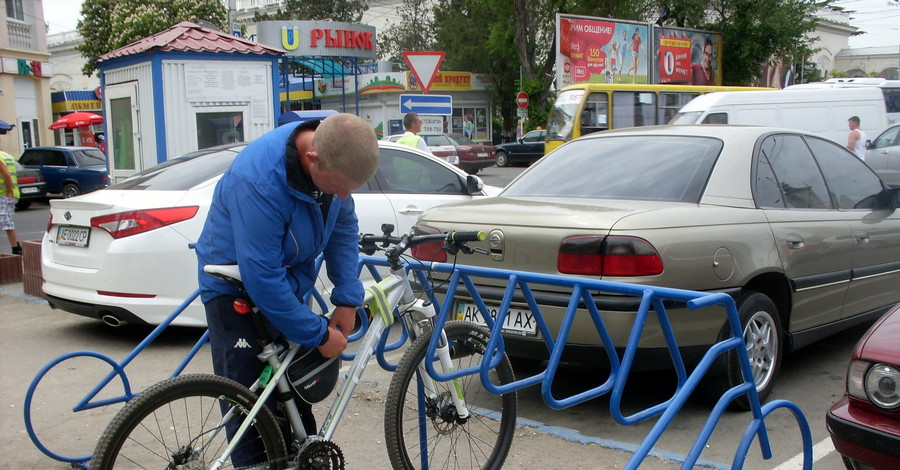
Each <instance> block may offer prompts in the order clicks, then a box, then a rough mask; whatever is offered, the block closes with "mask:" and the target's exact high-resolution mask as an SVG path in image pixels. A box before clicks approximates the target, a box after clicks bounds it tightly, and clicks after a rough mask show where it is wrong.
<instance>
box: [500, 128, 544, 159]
mask: <svg viewBox="0 0 900 470" xmlns="http://www.w3.org/2000/svg"><path fill="white" fill-rule="evenodd" d="M546 137H547V131H546V130H544V129H535V130H533V131H531V132H529V133H527V134H525V135H523V136H522V137H520V138H519V139H517V140H516V141H515V142H510V143H508V144H500V145H497V146H496V147H494V148H495V149H497V166H500V167H506V166H509V165H511V164H515V163H524V164H526V165H530V164H531V163H534V162H536V161H537V160H538V159H540V158H541V157H543V156H544V140H545V139H546Z"/></svg>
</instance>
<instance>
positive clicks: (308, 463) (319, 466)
mask: <svg viewBox="0 0 900 470" xmlns="http://www.w3.org/2000/svg"><path fill="white" fill-rule="evenodd" d="M297 468H298V469H299V470H344V453H343V452H341V448H340V447H338V446H337V444H335V443H334V442H331V441H313V442H310V443H309V444H307V445H306V446H304V448H303V450H301V451H300V454H298V455H297Z"/></svg>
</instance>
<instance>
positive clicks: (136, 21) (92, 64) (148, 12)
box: [77, 0, 228, 76]
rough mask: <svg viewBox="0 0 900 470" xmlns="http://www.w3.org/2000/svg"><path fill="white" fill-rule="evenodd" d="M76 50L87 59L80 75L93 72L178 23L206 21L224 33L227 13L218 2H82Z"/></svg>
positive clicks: (115, 0) (117, 0)
mask: <svg viewBox="0 0 900 470" xmlns="http://www.w3.org/2000/svg"><path fill="white" fill-rule="evenodd" d="M81 14H82V19H81V20H79V21H78V32H79V33H80V34H81V37H82V38H84V42H82V43H81V44H80V45H79V46H78V47H77V48H78V50H79V51H80V52H81V53H82V55H84V56H85V57H86V58H87V62H86V63H85V65H84V67H83V68H82V72H83V73H84V74H85V75H87V76H90V75H92V74H93V73H94V72H95V71H96V70H97V58H98V57H100V56H101V55H103V54H106V53H107V52H111V51H114V50H116V49H118V48H120V47H122V46H127V45H128V44H131V43H133V42H136V41H139V40H141V39H143V38H145V37H147V36H151V35H153V34H156V33H158V32H160V31H164V30H166V29H168V28H170V27H172V26H174V25H176V24H178V23H180V22H182V21H193V22H196V21H198V20H203V21H208V22H210V23H212V24H213V25H215V26H216V27H218V28H220V29H222V30H226V29H227V28H226V26H227V23H228V11H227V10H226V9H225V5H224V4H223V3H222V2H221V1H220V0H85V2H84V3H83V4H82V6H81Z"/></svg>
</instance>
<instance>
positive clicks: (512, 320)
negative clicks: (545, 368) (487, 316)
mask: <svg viewBox="0 0 900 470" xmlns="http://www.w3.org/2000/svg"><path fill="white" fill-rule="evenodd" d="M485 307H487V308H488V310H489V311H490V313H491V317H493V318H497V311H498V310H499V309H500V306H499V305H489V304H486V305H485ZM456 319H457V320H465V321H470V322H473V323H477V324H479V325H483V326H487V323H485V321H484V318H482V316H481V311H480V310H478V307H476V306H475V304H474V303H469V302H461V301H460V302H457V303H456ZM502 331H503V332H504V333H510V334H514V335H519V336H534V335H535V331H537V323H536V322H535V320H534V315H532V313H531V311H530V310H522V309H518V308H513V307H510V309H509V313H508V314H507V315H506V320H505V321H504V322H503V328H502Z"/></svg>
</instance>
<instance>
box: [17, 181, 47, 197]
mask: <svg viewBox="0 0 900 470" xmlns="http://www.w3.org/2000/svg"><path fill="white" fill-rule="evenodd" d="M44 197H47V185H45V184H44V183H40V184H34V185H27V184H23V185H20V186H19V199H39V198H44Z"/></svg>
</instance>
